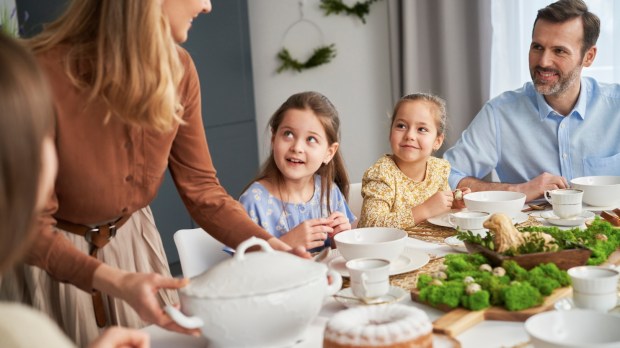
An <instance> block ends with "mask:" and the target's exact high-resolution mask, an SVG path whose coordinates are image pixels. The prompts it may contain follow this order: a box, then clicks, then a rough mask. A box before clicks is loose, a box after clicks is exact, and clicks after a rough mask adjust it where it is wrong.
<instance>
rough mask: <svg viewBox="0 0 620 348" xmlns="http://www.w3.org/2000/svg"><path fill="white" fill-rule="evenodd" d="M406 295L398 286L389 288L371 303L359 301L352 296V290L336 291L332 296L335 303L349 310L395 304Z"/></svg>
mask: <svg viewBox="0 0 620 348" xmlns="http://www.w3.org/2000/svg"><path fill="white" fill-rule="evenodd" d="M407 294H408V292H407V291H406V290H405V289H403V288H399V287H398V286H390V290H389V291H388V293H387V294H385V295H383V296H380V297H379V298H377V299H375V300H373V301H372V302H371V303H365V302H364V301H362V300H361V299H359V298H357V297H356V296H355V295H353V290H351V288H345V289H342V290H340V291H338V292H337V293H336V294H335V295H334V298H335V299H336V301H338V302H340V303H341V304H343V305H344V306H345V307H347V308H350V307H357V306H365V305H368V306H375V305H382V304H390V303H396V302H398V301H400V300H402V299H403V298H405V296H407Z"/></svg>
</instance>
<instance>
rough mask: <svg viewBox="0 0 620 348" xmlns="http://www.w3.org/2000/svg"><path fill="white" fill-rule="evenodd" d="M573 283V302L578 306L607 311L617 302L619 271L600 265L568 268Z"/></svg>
mask: <svg viewBox="0 0 620 348" xmlns="http://www.w3.org/2000/svg"><path fill="white" fill-rule="evenodd" d="M568 275H569V276H570V277H571V281H572V283H573V302H574V303H575V306H577V307H579V308H586V309H593V310H597V311H602V312H607V311H609V310H610V309H612V308H614V307H615V306H616V304H617V302H618V292H617V291H618V290H617V288H618V279H620V272H618V270H616V269H614V268H608V267H600V266H578V267H573V268H571V269H569V270H568Z"/></svg>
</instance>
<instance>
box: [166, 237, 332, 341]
mask: <svg viewBox="0 0 620 348" xmlns="http://www.w3.org/2000/svg"><path fill="white" fill-rule="evenodd" d="M253 246H260V247H261V248H262V251H256V252H247V253H246V250H247V249H248V248H250V247H253ZM328 275H329V276H330V277H331V279H332V284H331V285H330V284H328V281H327V278H328ZM341 285H342V278H341V276H340V274H339V273H337V272H335V271H332V270H328V268H327V266H326V265H324V264H322V263H318V262H314V261H312V260H306V259H302V258H300V257H297V256H295V255H292V254H290V253H286V252H281V251H274V250H273V249H272V248H271V247H270V246H269V244H268V243H267V242H266V241H264V240H262V239H258V238H254V237H253V238H250V239H248V240H246V241H245V242H243V243H241V244H240V245H239V247H238V248H237V251H236V252H235V256H234V257H233V258H231V259H230V260H226V261H223V262H221V263H219V264H218V265H216V266H214V267H213V268H211V269H209V270H208V271H206V272H205V273H203V274H201V275H199V276H196V277H195V278H192V279H191V282H190V284H189V285H188V286H187V287H185V288H183V289H181V305H182V308H183V312H185V313H186V314H189V315H194V316H196V317H194V318H187V317H179V314H180V313H171V312H174V311H173V310H171V308H170V307H169V308H167V310H168V311H169V313H171V314H173V315H172V317H173V319H175V318H177V319H178V320H177V319H175V320H177V322H178V323H179V324H181V325H182V326H187V327H191V326H192V325H191V324H192V323H193V324H196V323H197V325H196V326H200V324H203V325H202V327H201V329H202V333H203V334H204V335H205V336H206V337H207V338H208V339H209V341H210V345H209V347H212V346H214V347H287V346H292V345H293V344H295V342H297V341H298V340H300V339H302V338H303V333H304V331H305V330H306V328H307V327H308V325H309V324H310V323H311V322H312V321H313V320H314V318H315V317H316V316H317V314H318V313H319V311H320V310H321V306H322V304H323V299H324V298H325V297H326V296H330V295H333V294H334V293H336V291H338V290H339V289H340V287H341ZM198 318H200V319H201V320H202V323H200V322H201V320H198Z"/></svg>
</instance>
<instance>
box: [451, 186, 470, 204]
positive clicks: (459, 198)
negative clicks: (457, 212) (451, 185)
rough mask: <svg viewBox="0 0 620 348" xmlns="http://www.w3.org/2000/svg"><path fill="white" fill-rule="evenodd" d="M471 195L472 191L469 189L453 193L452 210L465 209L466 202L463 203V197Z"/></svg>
mask: <svg viewBox="0 0 620 348" xmlns="http://www.w3.org/2000/svg"><path fill="white" fill-rule="evenodd" d="M468 193H471V189H470V188H469V187H463V188H460V189H456V190H454V192H453V195H454V201H453V202H452V209H463V208H465V201H463V196H465V195H466V194H468Z"/></svg>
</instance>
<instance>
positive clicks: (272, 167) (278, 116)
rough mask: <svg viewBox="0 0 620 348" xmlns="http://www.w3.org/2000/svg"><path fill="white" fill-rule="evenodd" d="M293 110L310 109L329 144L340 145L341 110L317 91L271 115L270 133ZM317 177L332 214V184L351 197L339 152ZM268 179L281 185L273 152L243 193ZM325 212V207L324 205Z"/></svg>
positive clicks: (295, 96) (291, 99)
mask: <svg viewBox="0 0 620 348" xmlns="http://www.w3.org/2000/svg"><path fill="white" fill-rule="evenodd" d="M290 109H296V110H311V111H312V112H313V113H314V114H315V115H316V117H317V118H318V119H319V121H320V122H321V125H322V126H323V129H324V130H325V135H326V136H327V142H328V145H332V144H334V143H337V142H339V139H340V119H339V118H338V111H336V108H335V107H334V105H333V104H332V102H331V101H330V100H329V99H327V97H325V96H324V95H322V94H320V93H318V92H302V93H297V94H293V95H292V96H290V97H289V98H288V99H287V100H286V101H285V102H284V103H283V104H282V105H281V106H280V107H279V108H278V110H277V111H276V112H275V113H274V114H273V116H271V119H270V120H269V128H270V129H271V134H276V133H277V131H278V128H279V127H280V124H281V123H282V121H283V120H284V116H285V114H286V111H288V110H290ZM316 174H319V175H320V176H321V198H320V199H321V202H323V199H324V198H325V199H326V202H327V210H328V211H327V212H328V214H331V213H332V212H331V208H330V205H331V204H330V191H331V188H332V183H336V186H338V188H339V189H340V191H341V192H342V194H343V195H344V197H345V199H348V197H349V176H348V175H347V170H346V167H345V165H344V159H343V158H342V155H341V154H340V149H338V150H336V153H335V154H334V156H333V158H332V160H331V161H329V162H328V163H327V164H323V165H321V167H320V168H319V169H318V170H317V172H316ZM266 178H272V179H275V180H276V181H277V182H282V180H283V177H282V173H281V172H280V170H279V169H278V166H277V165H276V161H275V159H274V157H273V149H272V150H271V153H270V154H269V158H267V160H266V161H265V163H264V164H263V166H262V168H261V170H260V173H259V174H258V176H257V177H256V178H255V179H254V180H252V181H251V182H250V184H248V186H247V187H246V188H245V189H244V191H245V190H246V189H247V188H248V187H249V185H251V184H252V182H254V181H259V180H262V179H266ZM321 209H322V206H321Z"/></svg>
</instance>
